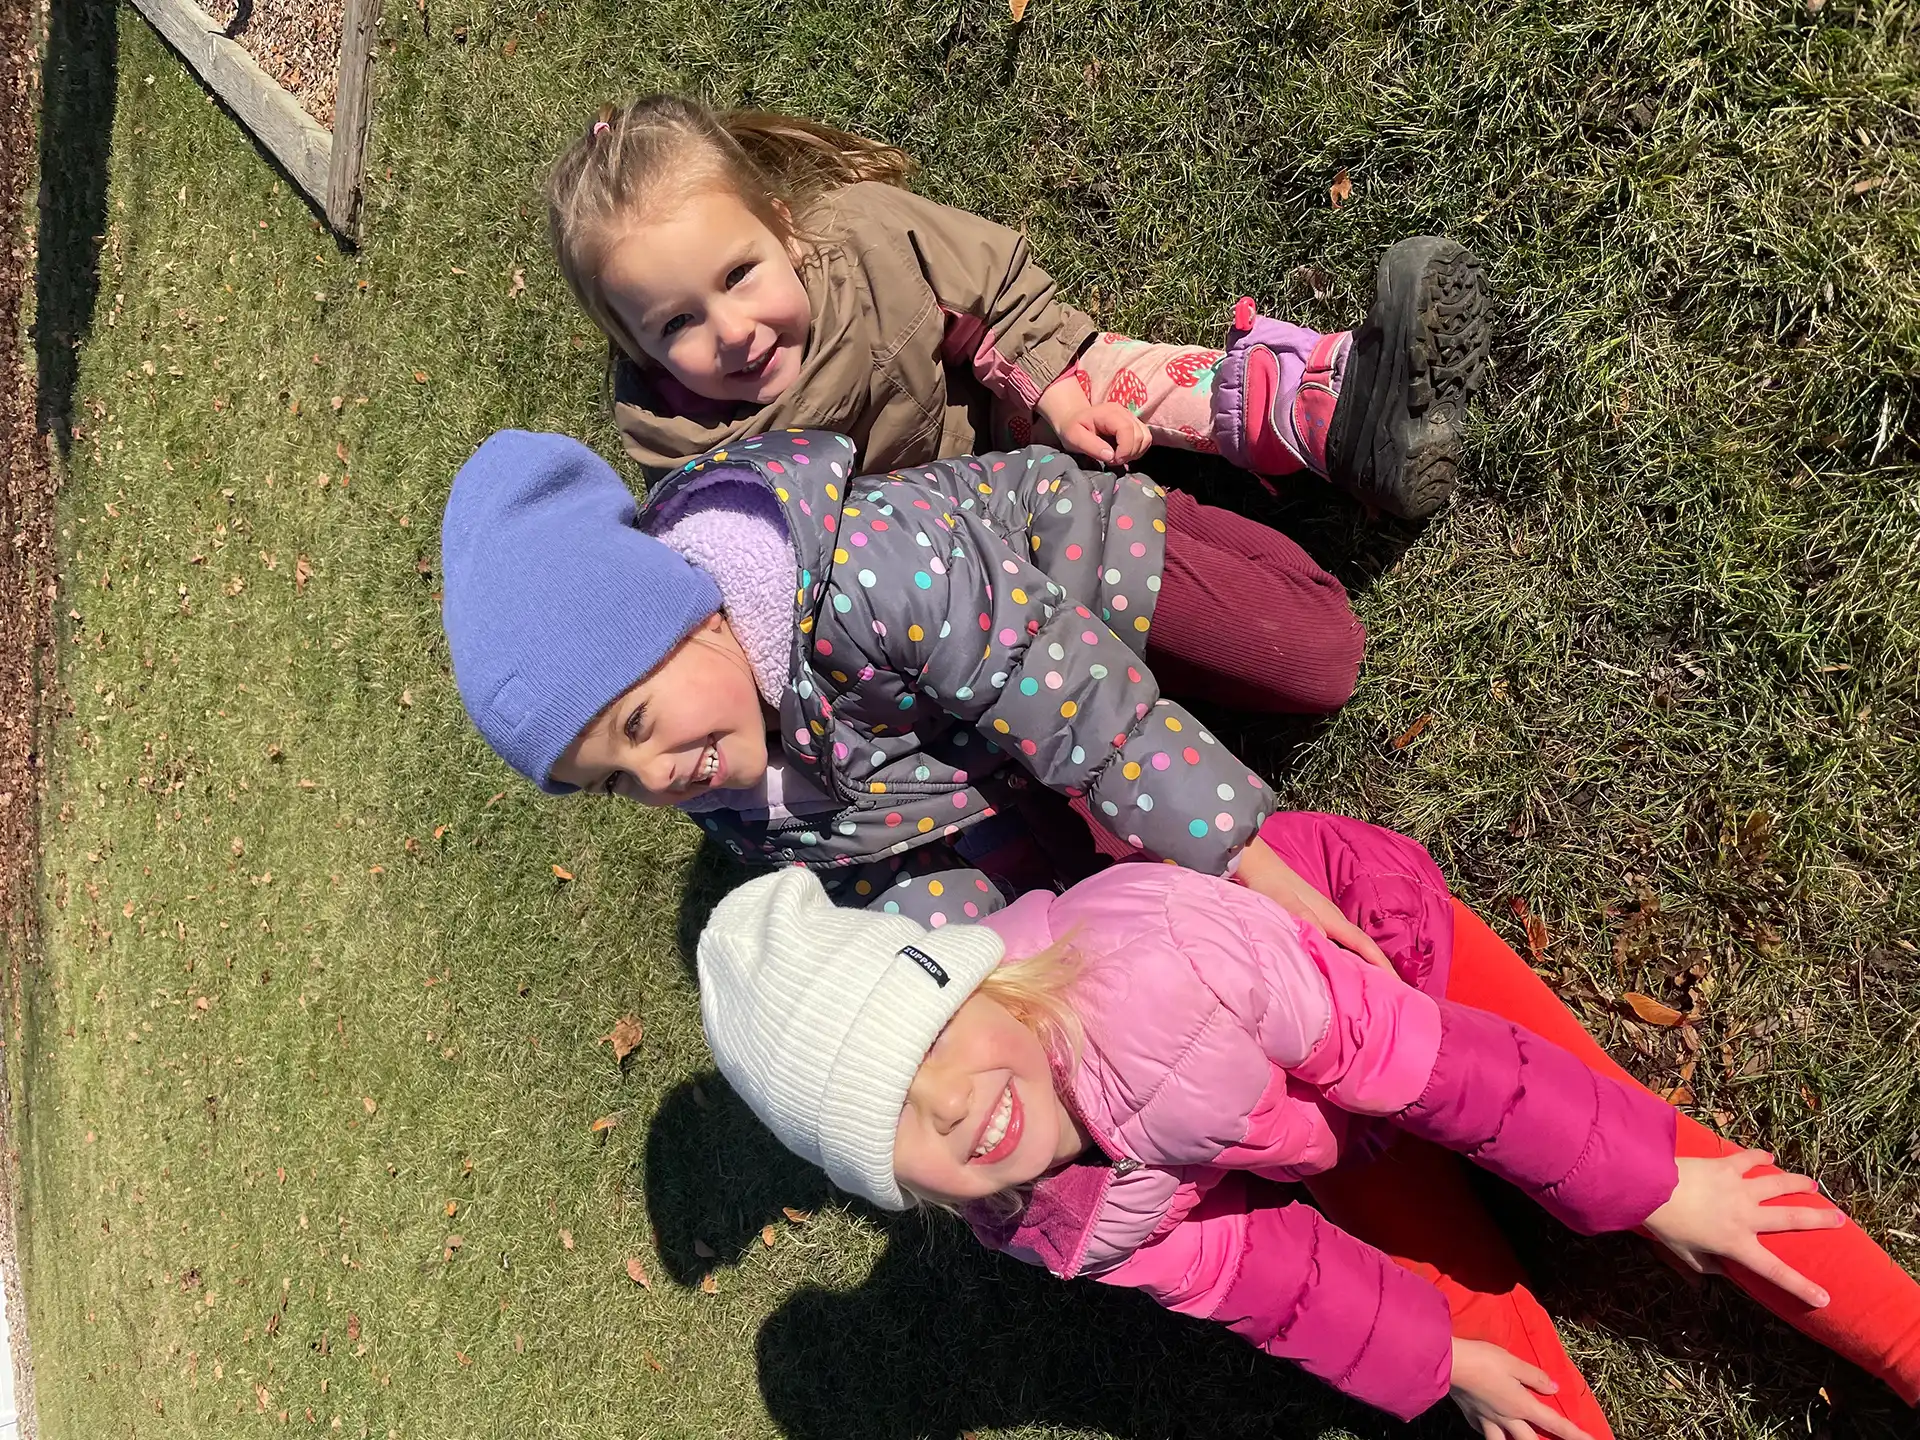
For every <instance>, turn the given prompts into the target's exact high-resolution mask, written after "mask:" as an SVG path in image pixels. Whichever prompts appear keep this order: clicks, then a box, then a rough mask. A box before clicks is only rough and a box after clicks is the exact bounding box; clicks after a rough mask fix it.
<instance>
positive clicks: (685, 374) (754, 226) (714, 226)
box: [600, 189, 813, 405]
mask: <svg viewBox="0 0 1920 1440" xmlns="http://www.w3.org/2000/svg"><path fill="white" fill-rule="evenodd" d="M794 263H795V254H794V253H793V251H792V250H791V249H790V248H789V246H788V245H787V244H786V243H783V242H782V241H781V239H780V237H779V236H777V235H775V234H774V233H773V231H772V230H770V229H768V228H767V225H766V223H765V222H764V221H762V220H761V219H760V217H759V216H758V215H755V214H754V213H753V211H752V210H750V209H748V208H747V206H746V205H744V204H742V203H741V201H740V199H739V197H738V196H736V195H734V194H733V193H732V192H731V191H728V190H724V189H708V190H704V191H701V192H699V193H697V194H695V195H692V196H690V197H688V198H687V199H686V200H685V201H683V202H682V203H681V204H680V206H679V208H678V209H676V210H675V211H674V212H673V213H672V214H670V215H668V216H666V217H664V218H662V219H655V220H649V221H647V222H646V223H644V224H639V225H634V226H632V227H631V228H629V229H628V230H627V231H626V233H625V234H624V235H622V236H621V237H620V238H619V239H618V240H617V241H615V243H614V244H613V245H612V246H611V247H610V248H609V249H608V251H607V254H606V258H605V260H604V261H603V262H602V264H601V268H600V283H601V286H602V288H603V290H604V292H605V296H606V302H607V304H608V306H610V307H611V308H612V310H613V312H614V314H616V315H617V316H619V318H620V321H621V323H622V324H623V325H625V326H626V329H627V333H628V335H630V336H631V337H632V338H633V339H634V340H635V341H636V342H638V344H639V345H640V348H641V349H642V350H643V351H644V352H645V353H646V356H647V358H649V359H651V360H653V361H654V362H655V363H657V364H658V365H659V366H660V367H661V368H662V369H664V370H665V371H667V373H668V374H670V375H672V376H673V378H674V379H676V380H678V381H679V382H680V383H681V384H682V385H684V386H686V387H687V389H689V390H691V391H693V392H694V394H696V395H703V396H705V397H706V398H707V399H709V400H719V401H727V402H731V403H734V404H746V405H765V404H767V403H769V402H770V401H772V400H775V399H778V398H779V397H780V396H781V395H783V394H785V393H786V391H787V388H788V387H789V386H791V385H792V384H793V382H794V379H795V378H796V377H797V376H798V375H799V373H800V361H801V357H802V354H803V352H804V350H805V348H806V343H807V331H808V328H809V326H810V325H811V323H812V318H813V317H812V313H811V307H810V306H809V304H808V301H807V292H806V287H805V286H803V285H802V284H801V283H800V277H799V275H798V274H797V273H796V272H795V270H794Z"/></svg>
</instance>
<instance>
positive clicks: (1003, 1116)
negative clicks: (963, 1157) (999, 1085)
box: [973, 1085, 1013, 1158]
mask: <svg viewBox="0 0 1920 1440" xmlns="http://www.w3.org/2000/svg"><path fill="white" fill-rule="evenodd" d="M1012 1122H1013V1086H1011V1085H1009V1086H1007V1088H1006V1090H1005V1091H1004V1092H1003V1093H1002V1094H1001V1096H1000V1103H999V1104H998V1105H996V1106H994V1107H993V1118H992V1119H991V1120H989V1121H988V1122H987V1129H986V1133H985V1134H983V1135H981V1137H980V1143H979V1144H978V1145H976V1146H974V1147H973V1153H974V1155H975V1157H976V1158H977V1157H979V1156H981V1155H984V1154H986V1153H987V1152H988V1151H989V1150H991V1149H993V1147H994V1146H996V1145H998V1144H999V1143H1000V1142H1001V1141H1002V1140H1004V1139H1006V1138H1007V1126H1008V1125H1010V1124H1011V1123H1012Z"/></svg>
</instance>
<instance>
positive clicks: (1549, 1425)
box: [1521, 1405, 1593, 1440]
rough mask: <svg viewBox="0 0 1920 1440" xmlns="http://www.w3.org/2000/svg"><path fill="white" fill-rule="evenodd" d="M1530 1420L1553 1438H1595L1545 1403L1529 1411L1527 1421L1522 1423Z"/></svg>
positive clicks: (1566, 1439) (1543, 1432) (1568, 1439)
mask: <svg viewBox="0 0 1920 1440" xmlns="http://www.w3.org/2000/svg"><path fill="white" fill-rule="evenodd" d="M1528 1421H1530V1422H1532V1424H1533V1427H1534V1428H1535V1429H1536V1430H1538V1431H1539V1432H1540V1433H1541V1434H1542V1435H1550V1436H1552V1437H1553V1440H1593V1437H1592V1436H1591V1435H1589V1434H1587V1432H1586V1431H1584V1430H1582V1429H1581V1428H1580V1427H1579V1426H1578V1425H1576V1424H1574V1423H1573V1421H1571V1420H1569V1419H1568V1418H1567V1417H1566V1416H1564V1415H1562V1414H1561V1413H1560V1412H1559V1411H1557V1410H1549V1409H1548V1408H1547V1407H1546V1406H1545V1405H1539V1406H1536V1407H1535V1408H1534V1409H1533V1410H1531V1411H1529V1412H1528V1414H1527V1419H1526V1421H1522V1422H1521V1423H1522V1424H1525V1423H1527V1422H1528Z"/></svg>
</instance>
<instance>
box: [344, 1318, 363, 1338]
mask: <svg viewBox="0 0 1920 1440" xmlns="http://www.w3.org/2000/svg"><path fill="white" fill-rule="evenodd" d="M359 1338H360V1317H359V1316H358V1315H355V1314H352V1313H349V1314H348V1315H347V1339H349V1340H358V1339H359Z"/></svg>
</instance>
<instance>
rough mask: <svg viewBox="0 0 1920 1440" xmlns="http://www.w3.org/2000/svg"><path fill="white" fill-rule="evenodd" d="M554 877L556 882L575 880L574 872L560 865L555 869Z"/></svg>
mask: <svg viewBox="0 0 1920 1440" xmlns="http://www.w3.org/2000/svg"><path fill="white" fill-rule="evenodd" d="M553 875H554V878H555V879H556V880H571V879H573V872H572V871H571V870H567V869H564V868H562V867H561V866H559V865H556V866H554V867H553Z"/></svg>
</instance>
